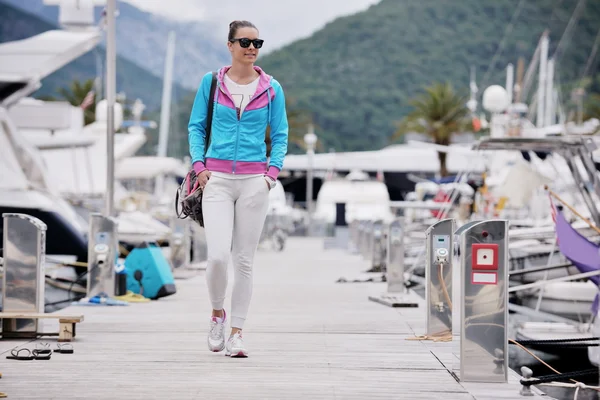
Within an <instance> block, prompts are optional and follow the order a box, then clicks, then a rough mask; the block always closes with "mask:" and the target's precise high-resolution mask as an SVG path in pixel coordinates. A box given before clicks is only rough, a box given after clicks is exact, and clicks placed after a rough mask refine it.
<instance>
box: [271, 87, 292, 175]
mask: <svg viewBox="0 0 600 400" xmlns="http://www.w3.org/2000/svg"><path fill="white" fill-rule="evenodd" d="M272 86H273V89H274V90H275V97H274V99H273V103H272V112H271V120H270V121H269V125H270V126H271V158H270V161H269V170H268V171H267V176H268V177H270V178H272V179H273V180H277V175H278V174H279V171H281V169H282V168H283V160H284V158H285V155H286V154H287V150H288V129H289V127H288V120H287V113H286V109H285V95H284V93H283V89H282V87H281V85H280V84H279V82H277V81H276V80H275V79H273V81H272Z"/></svg>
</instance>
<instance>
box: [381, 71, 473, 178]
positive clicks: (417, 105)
mask: <svg viewBox="0 0 600 400" xmlns="http://www.w3.org/2000/svg"><path fill="white" fill-rule="evenodd" d="M467 99H468V96H467V95H462V94H458V93H456V92H455V91H454V89H453V88H452V85H451V84H450V83H435V84H433V85H431V86H429V87H426V88H425V89H424V93H421V94H419V95H418V96H417V97H416V98H415V99H414V100H412V101H411V102H410V103H409V104H410V105H411V106H412V107H413V108H414V109H413V111H412V112H410V113H409V114H408V115H407V116H406V117H404V119H402V120H401V121H400V122H399V123H398V124H397V129H396V131H395V132H394V134H393V135H392V140H396V139H399V138H400V137H401V136H402V135H404V134H406V133H423V134H425V135H427V136H429V137H430V138H431V139H433V142H434V143H435V144H440V145H445V146H447V145H449V144H450V141H451V138H452V134H453V133H458V132H461V131H463V130H465V129H469V124H470V123H471V121H470V120H469V119H468V118H467V117H468V115H469V109H468V108H467V106H466V102H467ZM438 158H439V160H440V175H441V176H442V177H444V176H448V169H447V167H446V153H443V152H438Z"/></svg>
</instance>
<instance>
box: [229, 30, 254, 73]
mask: <svg viewBox="0 0 600 400" xmlns="http://www.w3.org/2000/svg"><path fill="white" fill-rule="evenodd" d="M233 39H234V41H233V42H227V46H228V47H229V51H230V52H231V58H232V59H233V60H235V61H237V62H239V63H242V64H253V63H254V62H255V61H256V57H258V49H257V48H256V46H255V44H254V43H252V41H253V40H256V39H258V31H257V30H256V29H254V28H248V27H244V28H238V30H237V32H236V34H235V36H234V38H233ZM240 39H242V40H240ZM248 39H249V40H250V43H248V41H249V40H248ZM244 45H248V47H243V46H244ZM261 45H262V43H261V44H260V45H259V46H261Z"/></svg>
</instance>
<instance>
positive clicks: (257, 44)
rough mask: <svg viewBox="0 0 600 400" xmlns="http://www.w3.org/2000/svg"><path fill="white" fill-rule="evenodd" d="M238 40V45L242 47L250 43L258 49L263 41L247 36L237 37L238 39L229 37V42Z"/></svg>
mask: <svg viewBox="0 0 600 400" xmlns="http://www.w3.org/2000/svg"><path fill="white" fill-rule="evenodd" d="M234 42H240V46H241V47H243V48H248V47H250V43H252V44H253V45H254V48H255V49H260V48H261V47H262V45H263V43H264V42H265V41H264V40H262V39H248V38H239V39H231V43H234Z"/></svg>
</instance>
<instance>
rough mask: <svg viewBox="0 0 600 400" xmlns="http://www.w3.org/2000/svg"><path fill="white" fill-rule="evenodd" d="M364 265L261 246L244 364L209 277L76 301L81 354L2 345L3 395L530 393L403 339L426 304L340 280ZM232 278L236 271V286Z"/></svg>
mask: <svg viewBox="0 0 600 400" xmlns="http://www.w3.org/2000/svg"><path fill="white" fill-rule="evenodd" d="M366 267H367V265H366V263H365V262H364V261H363V260H362V259H361V258H360V257H359V256H356V255H351V254H349V253H348V252H345V251H341V250H323V241H322V239H306V238H291V239H290V240H289V241H288V247H287V248H286V249H285V250H284V252H282V253H276V252H272V251H260V252H259V253H258V255H257V258H256V267H255V278H254V282H255V286H254V294H253V300H252V304H251V306H250V312H249V315H248V320H247V322H246V327H245V335H244V338H245V342H246V345H247V347H248V350H249V352H250V357H249V358H247V359H231V358H228V357H225V356H224V353H211V352H209V351H208V349H207V345H206V334H207V329H208V316H209V313H210V303H209V300H208V294H207V290H206V284H205V280H204V279H205V278H204V275H203V274H202V275H199V276H195V277H192V278H189V279H185V280H178V281H177V289H178V292H177V294H176V295H173V296H171V297H168V298H163V299H160V300H158V301H153V302H151V303H132V304H131V305H130V306H127V307H84V306H71V307H69V308H68V309H65V310H62V311H60V312H61V313H64V314H69V313H70V314H83V315H84V316H85V320H84V321H83V322H82V323H81V324H79V325H78V326H77V329H78V331H77V336H76V338H75V340H74V341H73V342H72V345H73V347H74V349H75V352H74V354H59V353H54V354H53V355H52V358H51V360H49V361H41V360H40V361H38V360H34V361H16V360H7V359H6V355H8V354H10V349H12V348H13V347H15V346H16V345H20V346H21V347H23V346H27V347H29V348H32V349H33V348H35V344H36V343H37V342H49V343H50V344H51V346H52V348H55V347H56V345H57V343H56V339H54V338H43V339H39V340H38V341H37V342H28V343H27V342H25V341H10V340H2V341H0V351H1V352H2V362H1V363H0V365H1V367H0V368H1V369H0V372H1V373H2V379H0V392H6V393H7V394H8V398H11V399H19V400H22V399H23V400H25V399H44V400H51V399H61V400H62V399H94V400H98V399H117V398H118V399H128V400H132V399H144V400H147V399H169V400H170V399H173V400H184V399H212V398H217V399H228V400H229V399H244V400H251V399H311V400H317V399H360V400H365V399H386V400H389V399H428V400H434V399H443V400H467V399H471V400H472V399H477V400H481V399H495V400H496V399H522V398H523V397H521V396H520V395H519V387H520V385H519V383H518V377H517V376H516V374H511V383H509V384H504V385H499V384H465V383H462V384H461V383H458V382H457V381H456V380H455V379H454V377H453V376H452V375H451V374H450V373H449V372H448V370H447V368H446V365H445V363H448V362H449V361H450V360H451V359H452V353H451V343H448V342H447V343H433V342H431V341H413V340H406V339H407V338H410V337H414V336H415V335H421V334H423V333H424V324H425V321H424V320H425V315H424V309H423V307H422V306H420V307H418V308H412V309H398V308H389V307H386V306H383V305H380V304H378V303H375V302H372V301H369V300H368V296H369V295H373V294H379V293H381V292H382V291H385V289H386V284H384V283H336V281H337V280H338V279H339V278H340V277H346V278H353V277H356V276H357V275H359V274H360V273H361V271H364V270H365V269H366ZM232 283H233V276H232V274H231V272H230V285H229V286H230V288H229V292H230V290H231V286H232ZM226 307H227V310H229V297H228V300H227V301H226ZM47 323H52V321H47ZM448 367H449V368H451V366H450V365H448ZM536 397H537V396H536ZM546 398H547V397H546Z"/></svg>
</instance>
